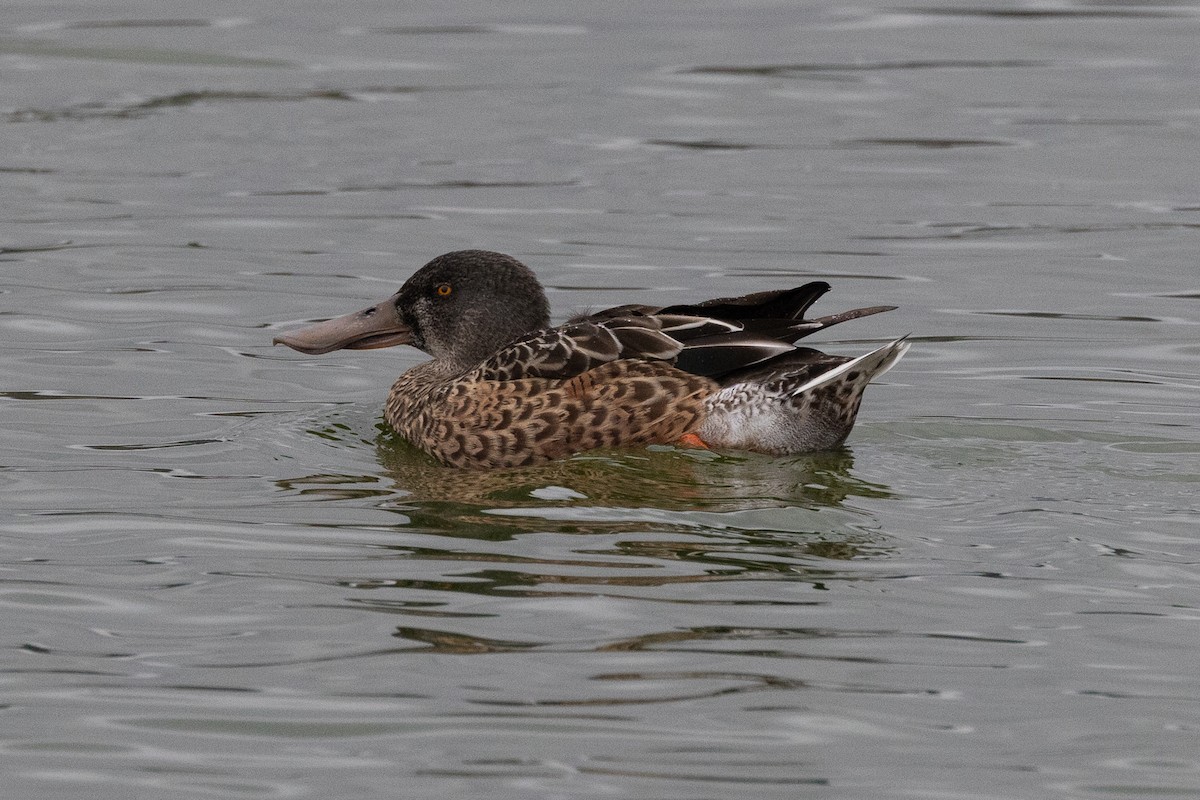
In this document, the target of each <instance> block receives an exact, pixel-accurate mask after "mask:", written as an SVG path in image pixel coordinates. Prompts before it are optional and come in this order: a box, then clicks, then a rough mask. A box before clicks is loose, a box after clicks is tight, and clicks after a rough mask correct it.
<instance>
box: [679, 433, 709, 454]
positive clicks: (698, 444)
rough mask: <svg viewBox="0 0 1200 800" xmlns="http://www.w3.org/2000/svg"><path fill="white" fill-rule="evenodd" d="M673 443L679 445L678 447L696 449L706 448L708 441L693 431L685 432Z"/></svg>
mask: <svg viewBox="0 0 1200 800" xmlns="http://www.w3.org/2000/svg"><path fill="white" fill-rule="evenodd" d="M675 444H677V445H679V446H680V447H692V448H695V449H697V450H707V449H708V443H707V442H705V441H704V440H703V439H701V438H700V437H699V436H697V435H696V434H694V433H685V434H684V435H683V436H680V437H679V441H678V442H676V443H675Z"/></svg>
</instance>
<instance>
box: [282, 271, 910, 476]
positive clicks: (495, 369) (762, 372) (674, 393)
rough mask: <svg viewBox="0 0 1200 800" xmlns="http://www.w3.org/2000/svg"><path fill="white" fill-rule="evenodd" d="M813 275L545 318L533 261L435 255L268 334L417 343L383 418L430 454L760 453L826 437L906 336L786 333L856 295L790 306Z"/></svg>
mask: <svg viewBox="0 0 1200 800" xmlns="http://www.w3.org/2000/svg"><path fill="white" fill-rule="evenodd" d="M829 288H830V287H829V284H828V283H825V282H824V281H813V282H812V283H806V284H804V285H803V286H798V287H796V288H794V289H782V290H775V291H767V292H758V293H755V294H748V295H745V296H743V297H728V298H720V299H717V300H708V301H705V302H702V303H696V304H692V305H674V306H666V307H654V306H644V305H625V306H618V307H616V308H610V309H607V310H604V311H600V312H597V313H594V314H587V315H584V316H579V317H575V318H573V319H571V320H569V321H568V322H567V323H566V324H564V325H560V326H558V327H550V319H549V304H548V303H547V301H546V296H545V293H544V291H543V290H542V287H541V284H540V283H538V281H537V278H536V277H535V276H534V275H533V273H532V272H531V271H530V270H529V269H528V268H527V267H526V266H525V265H523V264H521V263H520V262H519V261H517V260H516V259H514V258H512V257H511V256H506V255H504V254H502V253H493V252H489V251H484V250H462V251H457V252H453V253H447V254H445V255H443V256H439V257H438V258H435V259H434V260H433V261H431V262H429V263H428V264H426V265H425V266H424V267H422V268H421V269H420V270H418V271H417V272H416V273H415V274H414V275H413V276H412V277H411V278H409V279H408V281H406V282H405V284H404V285H403V286H402V287H401V288H400V291H399V292H397V293H396V294H395V295H393V296H392V297H391V298H389V299H388V300H385V301H384V302H382V303H379V304H378V305H375V306H372V307H370V308H367V309H364V310H362V311H358V312H355V313H353V314H347V315H346V316H344V317H338V318H337V319H332V320H329V321H327V322H322V323H318V324H316V325H311V326H309V327H306V328H302V329H300V330H297V331H292V332H291V333H288V334H285V335H283V336H279V337H277V338H276V339H275V343H276V344H285V345H287V346H289V347H292V348H294V349H296V350H299V351H301V352H304V353H326V352H329V351H331V350H337V349H341V348H351V349H367V348H375V347H388V346H391V345H396V344H411V345H413V346H415V347H417V348H419V349H421V350H424V351H425V352H426V353H429V355H431V356H433V359H432V360H431V361H427V362H425V363H423V364H419V365H418V366H416V367H413V368H412V369H410V370H409V371H408V372H406V373H404V374H403V375H401V376H400V378H399V379H398V380H397V381H396V382H395V384H394V385H393V386H392V389H391V391H390V392H389V393H388V399H387V405H386V407H385V417H386V419H387V421H388V424H390V425H391V426H392V427H393V428H394V429H395V430H396V431H397V433H399V434H400V435H402V436H403V437H405V438H406V439H408V440H409V441H411V442H412V443H413V444H415V445H416V446H418V447H420V448H421V449H422V450H425V451H426V452H427V453H429V454H430V455H432V456H433V457H434V458H436V459H438V460H439V461H441V462H442V463H444V464H448V465H451V466H456V467H514V466H525V465H530V464H537V463H541V462H544V461H548V460H550V459H555V458H562V457H565V456H569V455H571V454H573V453H577V452H580V451H584V450H590V449H594V448H598V447H618V446H636V445H646V444H676V443H680V442H683V443H685V444H688V445H691V446H702V447H703V446H706V447H713V448H734V449H741V450H755V451H759V452H764V453H772V454H779V455H782V454H788V453H800V452H808V451H813V450H823V449H828V448H831V447H836V446H838V445H840V444H842V443H843V442H844V441H845V440H846V437H847V436H848V435H849V433H850V429H851V428H852V427H853V426H854V420H855V417H856V416H857V414H858V407H859V403H860V402H861V400H862V394H863V390H864V389H865V388H866V385H867V384H868V383H869V382H870V381H871V380H872V379H873V378H875V377H876V376H878V375H881V374H883V373H884V372H886V371H887V370H888V369H889V368H890V367H891V366H892V365H893V364H895V363H896V361H898V360H899V359H900V357H901V356H902V355H904V353H905V352H906V351H907V349H908V344H907V343H906V342H905V341H904V339H897V340H895V341H893V342H891V343H889V344H886V345H884V346H883V347H880V348H879V349H877V350H874V351H872V352H870V353H867V354H865V355H862V356H859V357H857V358H847V357H844V356H831V355H826V354H825V353H822V352H820V351H817V350H813V349H811V348H807V347H798V346H796V344H795V343H796V342H797V341H799V340H800V339H801V338H803V337H805V336H808V335H810V334H812V333H815V332H817V331H820V330H824V329H825V328H828V327H830V326H832V325H836V324H838V323H840V322H846V321H847V320H852V319H858V318H860V317H866V316H869V315H871V314H878V313H879V312H881V311H890V310H891V309H892V308H894V306H871V307H869V308H858V309H854V310H853V311H845V312H842V313H840V314H832V315H829V316H825V317H816V318H814V319H805V318H804V314H805V312H807V311H808V309H809V307H810V306H811V305H812V304H813V303H814V302H816V300H817V299H818V298H820V297H821V295H823V294H825V293H826V292H827V291H829Z"/></svg>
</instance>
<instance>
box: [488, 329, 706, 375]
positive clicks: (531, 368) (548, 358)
mask: <svg viewBox="0 0 1200 800" xmlns="http://www.w3.org/2000/svg"><path fill="white" fill-rule="evenodd" d="M662 328H663V325H662V323H661V322H660V321H659V320H658V319H657V318H656V317H639V316H633V317H614V318H609V319H604V320H599V321H592V320H583V321H580V322H571V323H568V324H566V325H562V326H560V327H558V328H546V329H545V330H540V331H534V332H533V333H529V334H526V335H525V336H522V337H520V338H519V339H517V340H515V341H513V342H511V343H510V344H507V345H505V346H504V347H502V348H500V350H498V351H497V352H496V353H495V355H493V356H491V357H490V358H488V359H487V360H486V361H484V362H483V363H482V364H480V365H479V366H478V367H476V368H475V369H474V370H472V372H471V376H470V377H471V379H473V380H485V381H488V380H490V381H512V380H519V379H521V378H551V379H566V378H573V377H575V376H576V375H580V374H582V373H584V372H587V371H588V370H590V369H593V368H595V367H598V366H600V365H601V364H605V363H607V362H609V361H617V360H620V359H637V360H643V361H667V362H671V361H673V360H674V359H675V357H676V356H678V355H679V353H680V352H681V351H682V350H683V344H682V343H681V342H679V341H678V340H676V339H674V338H673V337H671V336H670V335H668V334H667V333H666V332H664V331H663V329H662Z"/></svg>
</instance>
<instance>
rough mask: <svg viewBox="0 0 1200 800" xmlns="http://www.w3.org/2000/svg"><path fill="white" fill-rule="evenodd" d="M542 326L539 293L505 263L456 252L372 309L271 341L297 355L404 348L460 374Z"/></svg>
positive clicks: (546, 315)
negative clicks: (395, 346)
mask: <svg viewBox="0 0 1200 800" xmlns="http://www.w3.org/2000/svg"><path fill="white" fill-rule="evenodd" d="M549 324H550V307H549V304H548V303H547V302H546V294H545V292H544V291H543V290H542V285H541V284H540V283H538V280H537V278H536V277H535V276H534V274H533V273H532V272H531V271H530V270H529V268H528V267H526V266H525V265H524V264H522V263H521V262H520V261H517V260H516V259H515V258H513V257H512V256H506V255H504V254H503V253H493V252H490V251H487V250H458V251H456V252H453V253H446V254H445V255H442V256H438V257H437V258H435V259H434V260H433V261H430V262H429V263H428V264H426V265H425V266H423V267H421V269H419V270H417V271H416V272H415V273H414V274H413V276H412V277H411V278H409V279H408V280H407V281H405V282H404V285H403V286H401V287H400V291H398V292H396V294H394V295H392V296H391V297H390V298H388V299H387V300H385V301H383V302H382V303H379V304H378V305H374V306H371V307H370V308H364V309H363V310H362V311H356V312H354V313H352V314H347V315H345V316H343V317H337V318H336V319H331V320H328V321H327V322H320V323H317V324H316V325H310V326H308V327H306V328H301V329H299V330H296V331H292V332H290V333H287V334H284V335H282V336H278V337H276V338H275V344H284V345H287V346H288V347H291V348H292V349H294V350H299V351H300V352H302V353H314V354H315V353H328V352H330V351H332V350H340V349H343V348H348V349H351V350H367V349H371V348H376V347H391V346H393V345H398V344H411V345H412V346H413V347H416V348H418V349H420V350H424V351H425V352H426V353H429V355H431V356H433V357H434V358H436V359H439V360H442V361H445V362H446V363H447V364H449V365H452V366H455V367H461V368H464V369H465V368H468V367H471V366H474V365H475V364H478V363H479V362H480V361H483V360H484V359H485V358H487V357H488V356H490V355H491V354H492V353H494V352H495V351H496V350H497V349H499V348H500V347H501V346H503V345H505V344H507V343H509V342H511V341H512V340H513V339H516V338H517V337H518V336H521V335H522V334H525V333H529V332H530V331H534V330H538V329H539V328H544V327H546V326H548V325H549Z"/></svg>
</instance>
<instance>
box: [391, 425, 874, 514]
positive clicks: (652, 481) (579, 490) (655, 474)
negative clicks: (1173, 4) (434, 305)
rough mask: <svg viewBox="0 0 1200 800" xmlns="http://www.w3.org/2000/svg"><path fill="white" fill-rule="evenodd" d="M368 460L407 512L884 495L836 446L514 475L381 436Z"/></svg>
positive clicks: (676, 456) (587, 459)
mask: <svg viewBox="0 0 1200 800" xmlns="http://www.w3.org/2000/svg"><path fill="white" fill-rule="evenodd" d="M376 453H377V456H378V459H379V463H380V465H381V466H382V467H383V468H384V469H385V470H386V474H387V477H389V478H390V479H391V480H392V481H393V482H394V486H395V488H396V489H397V490H399V491H401V492H403V493H405V494H406V498H405V499H406V500H408V501H410V502H411V503H412V504H413V505H414V506H428V504H430V503H433V504H440V503H452V504H461V505H464V506H475V507H476V508H488V509H505V508H512V509H515V508H543V509H544V508H550V507H553V508H563V509H570V508H578V509H583V508H587V507H604V508H608V509H621V508H624V509H659V510H663V511H711V512H725V511H737V510H745V509H754V508H771V507H787V506H799V507H803V508H810V509H818V508H832V507H837V506H840V505H842V504H843V503H844V502H845V501H846V499H847V498H850V497H888V496H890V492H889V490H888V488H887V487H886V486H882V485H879V484H875V483H870V482H868V481H864V480H862V479H861V478H857V477H855V476H854V475H853V474H852V468H853V466H854V456H853V454H852V453H851V452H850V451H849V450H848V449H845V448H842V449H839V450H834V451H830V452H824V453H816V454H809V455H803V456H792V457H788V458H771V457H767V456H761V455H757V454H745V455H743V454H739V455H736V456H733V455H718V454H717V453H713V452H709V451H701V450H680V449H676V448H671V447H660V448H645V449H637V450H622V451H592V452H589V453H585V454H581V455H577V456H575V457H573V458H568V459H564V460H561V461H555V462H551V463H549V464H544V465H541V466H538V467H527V468H521V469H493V470H461V469H453V468H447V467H441V466H438V465H436V464H434V463H433V462H431V461H430V459H428V458H427V457H425V456H423V454H421V453H420V451H418V450H416V448H414V447H412V446H410V445H408V444H407V443H406V442H404V441H403V440H402V439H400V438H399V437H396V436H394V435H390V434H387V433H382V434H380V436H379V437H378V439H377V440H376ZM565 518H566V515H564V519H565ZM582 519H583V517H581V520H582Z"/></svg>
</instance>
